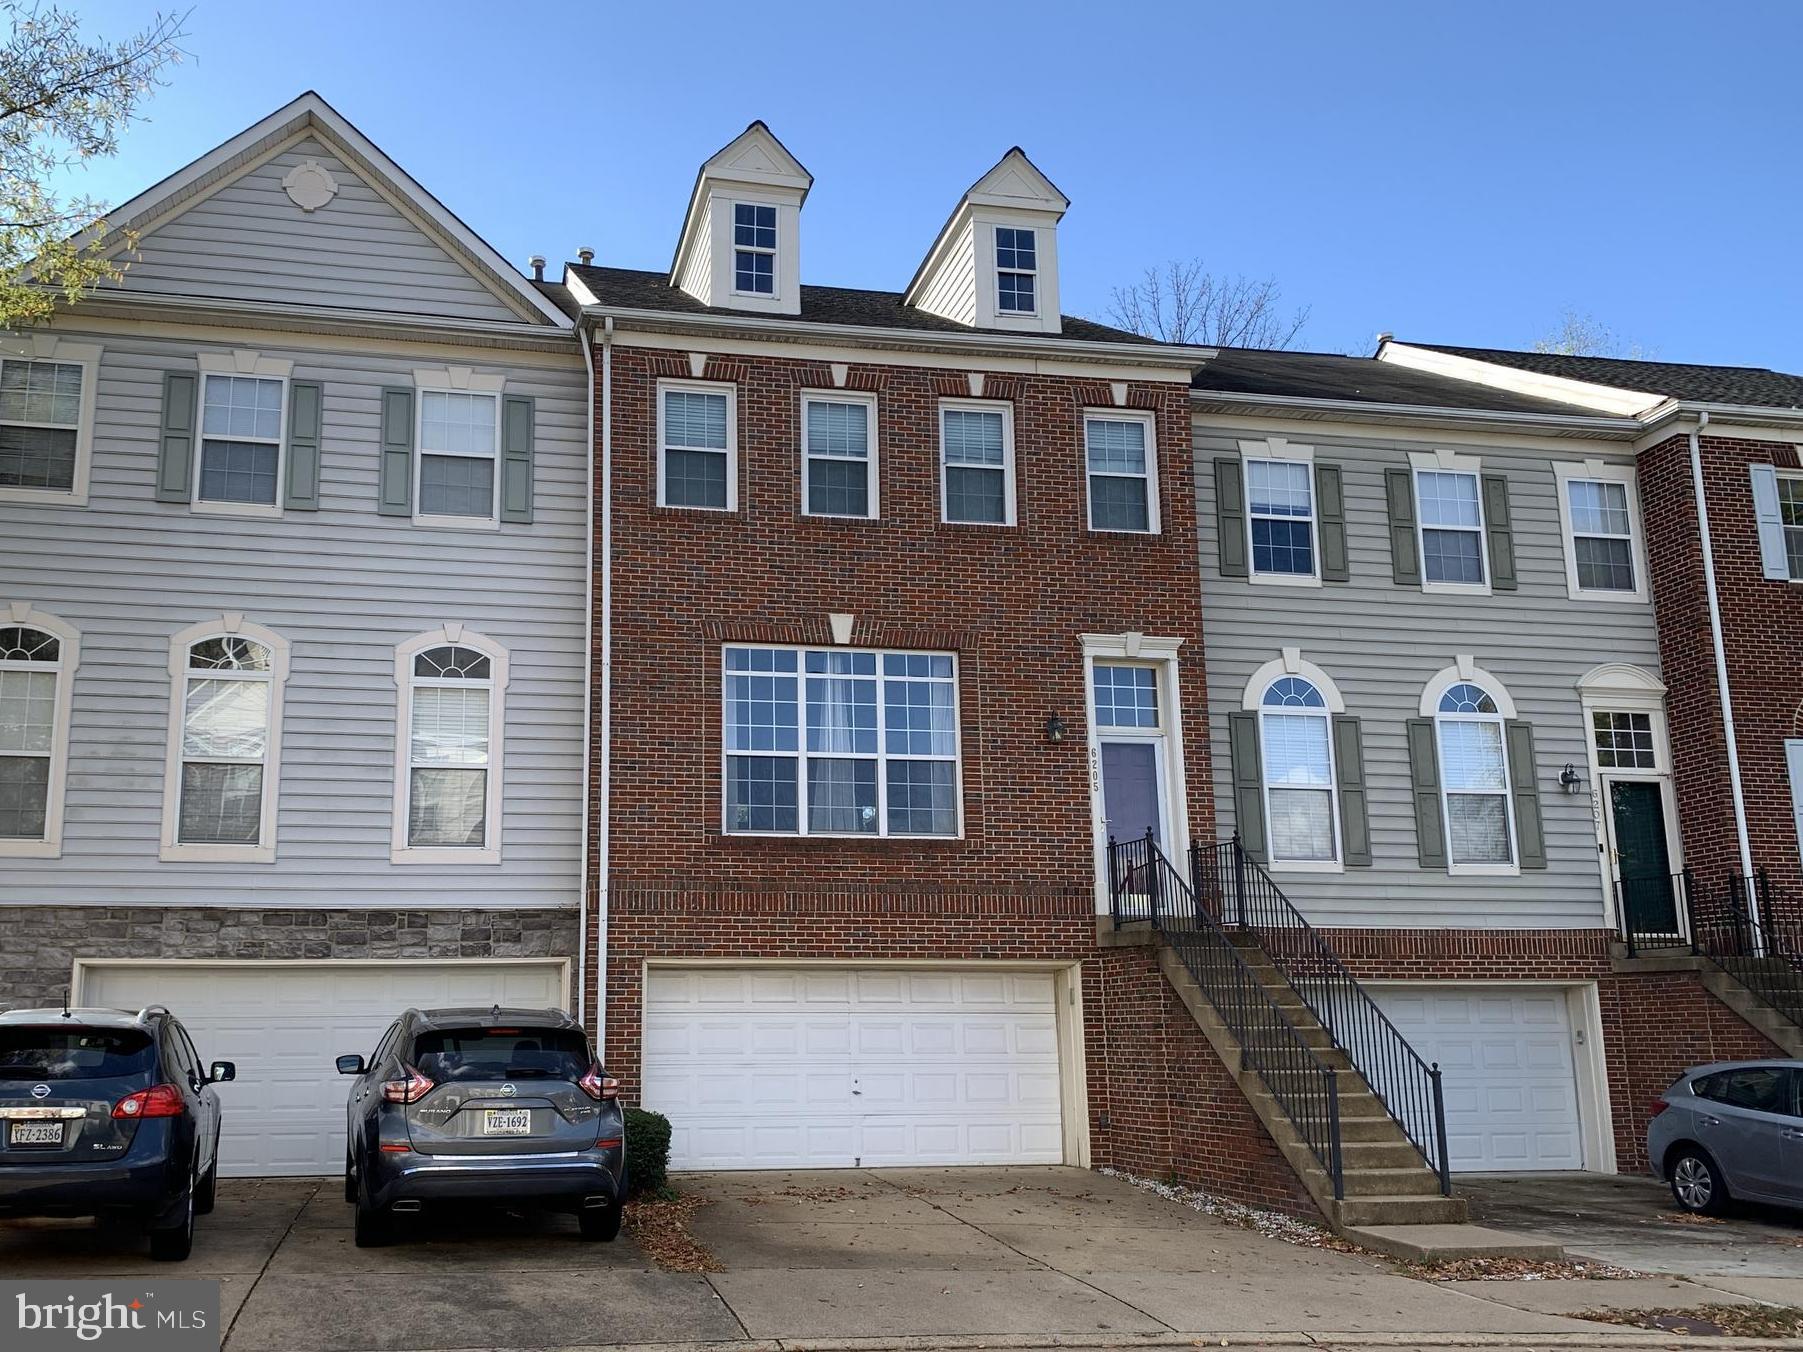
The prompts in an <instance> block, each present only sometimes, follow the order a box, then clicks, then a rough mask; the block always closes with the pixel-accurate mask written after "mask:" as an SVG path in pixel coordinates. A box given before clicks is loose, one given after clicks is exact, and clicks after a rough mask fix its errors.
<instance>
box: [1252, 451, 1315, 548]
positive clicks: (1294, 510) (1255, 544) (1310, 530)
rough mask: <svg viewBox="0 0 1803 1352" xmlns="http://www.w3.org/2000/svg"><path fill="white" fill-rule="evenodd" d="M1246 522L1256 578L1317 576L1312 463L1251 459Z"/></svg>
mask: <svg viewBox="0 0 1803 1352" xmlns="http://www.w3.org/2000/svg"><path fill="white" fill-rule="evenodd" d="M1246 520H1247V523H1248V526H1249V529H1250V530H1251V532H1252V575H1253V576H1254V577H1265V576H1269V577H1314V576H1315V489H1314V467H1313V466H1312V465H1310V464H1308V463H1307V462H1305V461H1297V460H1247V461H1246Z"/></svg>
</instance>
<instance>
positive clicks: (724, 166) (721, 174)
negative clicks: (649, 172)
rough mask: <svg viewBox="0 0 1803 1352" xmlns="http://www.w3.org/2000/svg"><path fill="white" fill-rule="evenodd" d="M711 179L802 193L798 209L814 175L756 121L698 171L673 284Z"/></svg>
mask: <svg viewBox="0 0 1803 1352" xmlns="http://www.w3.org/2000/svg"><path fill="white" fill-rule="evenodd" d="M709 179H719V180H720V181H721V182H724V183H745V184H751V185H754V186H761V187H767V188H778V189H787V190H788V191H790V192H799V193H800V196H799V197H798V198H797V199H796V205H797V206H800V205H801V204H802V203H803V202H806V201H807V200H808V193H809V192H811V191H812V190H813V187H814V176H813V175H812V174H810V173H809V172H808V169H807V166H806V165H804V164H803V163H802V162H801V161H800V160H798V159H796V158H795V156H794V155H793V154H792V153H791V152H790V150H789V147H788V146H786V145H784V144H783V143H782V141H781V139H780V138H779V137H778V136H777V134H776V133H775V132H773V131H771V130H770V128H769V126H768V125H767V124H766V123H765V122H764V120H763V119H762V118H757V119H755V120H754V121H753V122H752V123H751V125H750V126H748V127H746V128H745V130H744V131H742V132H740V133H739V134H738V135H737V136H735V137H733V138H732V140H730V141H728V142H727V143H726V144H725V145H723V146H721V147H720V148H719V149H718V150H716V151H715V152H714V153H713V154H712V155H709V156H708V157H707V158H706V159H705V160H703V161H702V162H701V168H699V169H697V170H696V171H695V186H694V187H693V188H692V189H690V191H689V209H688V210H687V211H686V212H685V213H684V214H683V218H682V232H681V234H679V235H678V236H677V239H676V252H675V254H674V255H672V257H671V259H670V280H671V281H675V280H676V277H677V274H678V273H679V272H680V271H681V270H682V259H683V255H684V254H685V253H687V252H688V250H689V247H690V246H691V244H692V243H693V242H694V237H695V233H696V231H697V229H698V228H699V227H700V224H701V221H700V215H701V213H700V212H699V211H698V210H697V209H696V208H697V207H698V206H699V205H700V203H701V190H702V188H703V187H704V186H705V185H706V184H707V181H708V180H709Z"/></svg>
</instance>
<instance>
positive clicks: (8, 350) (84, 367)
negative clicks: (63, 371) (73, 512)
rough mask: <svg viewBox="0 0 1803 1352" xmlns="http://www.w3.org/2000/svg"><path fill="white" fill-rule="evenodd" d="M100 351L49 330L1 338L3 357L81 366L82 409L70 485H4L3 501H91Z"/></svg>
mask: <svg viewBox="0 0 1803 1352" xmlns="http://www.w3.org/2000/svg"><path fill="white" fill-rule="evenodd" d="M100 353H101V347H100V344H99V343H75V342H70V341H69V340H68V339H67V338H59V337H57V336H56V335H55V334H49V333H32V334H26V335H23V336H14V337H11V338H8V339H6V340H4V342H0V358H6V359H10V360H13V361H53V362H62V363H64V364H65V365H69V366H79V367H81V411H80V414H79V415H78V417H77V420H76V424H75V473H74V477H73V478H72V479H71V480H70V483H69V487H68V488H67V489H60V488H12V487H6V488H0V502H31V503H37V504H38V505H40V506H56V507H86V506H87V505H88V478H89V475H90V473H91V471H92V468H93V463H94V386H95V385H96V384H97V383H98V381H99V378H100ZM21 425H23V426H36V425H38V424H21Z"/></svg>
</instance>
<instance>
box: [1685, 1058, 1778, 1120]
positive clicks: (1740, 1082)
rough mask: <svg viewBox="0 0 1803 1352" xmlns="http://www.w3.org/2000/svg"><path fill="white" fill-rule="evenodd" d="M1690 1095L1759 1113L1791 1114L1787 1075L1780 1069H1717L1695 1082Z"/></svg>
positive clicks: (1760, 1067)
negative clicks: (1692, 1093)
mask: <svg viewBox="0 0 1803 1352" xmlns="http://www.w3.org/2000/svg"><path fill="white" fill-rule="evenodd" d="M1693 1092H1694V1093H1696V1094H1697V1095H1698V1097H1700V1098H1706V1099H1713V1100H1715V1101H1716V1102H1717V1103H1727V1104H1731V1105H1732V1106H1734V1107H1736V1108H1751V1109H1752V1110H1753V1111H1754V1112H1761V1113H1788V1112H1790V1111H1791V1106H1790V1100H1791V1084H1790V1072H1789V1071H1788V1070H1785V1069H1784V1068H1783V1067H1782V1066H1748V1067H1745V1068H1743V1069H1740V1070H1718V1071H1717V1072H1716V1073H1715V1074H1713V1075H1709V1076H1706V1077H1705V1078H1703V1079H1701V1080H1698V1081H1697V1083H1696V1086H1695V1088H1694V1091H1693Z"/></svg>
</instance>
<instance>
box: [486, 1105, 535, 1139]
mask: <svg viewBox="0 0 1803 1352" xmlns="http://www.w3.org/2000/svg"><path fill="white" fill-rule="evenodd" d="M482 1134H483V1135H484V1136H529V1135H531V1134H532V1110H531V1109H530V1108H506V1109H501V1108H490V1109H488V1110H487V1111H486V1112H484V1113H483V1114H482Z"/></svg>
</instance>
